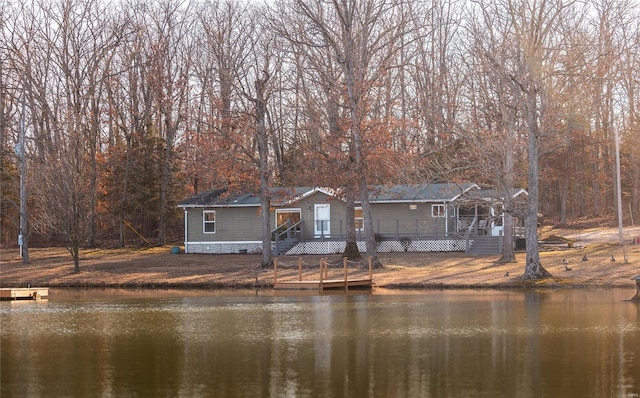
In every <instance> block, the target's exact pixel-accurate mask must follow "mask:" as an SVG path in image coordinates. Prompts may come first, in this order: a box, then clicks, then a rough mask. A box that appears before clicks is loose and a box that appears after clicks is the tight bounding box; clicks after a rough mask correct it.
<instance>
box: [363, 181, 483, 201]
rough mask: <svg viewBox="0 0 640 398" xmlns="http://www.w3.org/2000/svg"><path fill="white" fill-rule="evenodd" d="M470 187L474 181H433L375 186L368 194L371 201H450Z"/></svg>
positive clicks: (474, 186)
mask: <svg viewBox="0 0 640 398" xmlns="http://www.w3.org/2000/svg"><path fill="white" fill-rule="evenodd" d="M472 188H479V187H478V186H477V185H476V184H474V183H470V182H467V183H460V184H456V183H451V182H447V183H433V184H420V185H393V186H383V185H380V186H375V187H373V188H372V189H371V194H370V196H369V198H370V200H371V202H372V203H406V202H412V203H413V202H450V201H452V200H455V199H456V198H458V197H459V196H460V195H462V194H463V193H465V192H467V191H468V190H470V189H472Z"/></svg>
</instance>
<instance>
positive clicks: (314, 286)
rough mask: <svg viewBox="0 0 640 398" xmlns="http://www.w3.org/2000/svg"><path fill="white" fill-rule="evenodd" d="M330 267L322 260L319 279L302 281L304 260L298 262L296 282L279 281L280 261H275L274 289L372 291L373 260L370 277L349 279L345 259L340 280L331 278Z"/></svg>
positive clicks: (370, 266)
mask: <svg viewBox="0 0 640 398" xmlns="http://www.w3.org/2000/svg"><path fill="white" fill-rule="evenodd" d="M328 274H329V265H328V263H327V261H326V260H325V259H322V260H320V267H319V275H318V279H315V280H302V260H298V276H297V279H296V280H279V279H278V260H277V259H275V260H274V261H273V288H274V289H275V290H280V289H298V290H318V291H321V292H322V291H324V290H329V289H330V290H344V291H345V292H348V291H349V289H356V288H358V289H363V288H365V289H371V288H372V287H373V272H372V265H371V259H369V274H368V277H349V274H348V269H347V259H346V258H344V259H343V269H342V274H341V275H340V277H339V278H336V277H335V276H332V278H329V275H328Z"/></svg>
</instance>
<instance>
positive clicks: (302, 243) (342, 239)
mask: <svg viewBox="0 0 640 398" xmlns="http://www.w3.org/2000/svg"><path fill="white" fill-rule="evenodd" d="M320 222H324V221H320ZM333 224H334V225H332V227H331V229H330V230H331V231H336V233H334V234H328V235H325V234H323V233H320V234H314V235H312V236H307V235H305V234H304V231H305V228H304V220H300V221H298V222H296V223H294V224H292V225H290V224H287V225H281V226H280V227H278V228H276V229H275V230H273V231H272V238H273V239H272V245H273V246H272V250H273V253H274V254H275V255H303V254H336V253H342V252H344V250H345V247H346V231H345V229H344V228H343V227H344V225H343V223H342V221H339V222H336V223H333ZM462 225H464V224H463V223H461V222H460V219H459V218H458V217H448V218H445V219H443V220H442V222H441V223H440V224H438V225H431V224H428V223H427V221H426V220H420V219H396V220H387V221H384V220H375V221H374V226H375V231H376V232H375V238H376V243H377V251H378V252H379V253H391V252H466V253H474V249H477V248H478V247H480V246H481V247H482V250H481V251H482V252H481V253H477V254H493V253H500V252H501V250H502V241H503V239H502V231H501V230H498V231H496V233H497V235H496V236H493V235H492V233H491V232H488V231H486V230H483V229H481V228H478V227H477V225H478V222H477V218H476V219H475V220H473V219H472V220H471V222H470V223H469V224H467V227H466V228H465V229H462V228H460V227H461V226H462ZM474 226H476V227H474ZM315 230H317V231H325V230H327V229H326V228H324V227H323V226H319V227H317V228H315ZM356 243H357V245H358V250H359V251H360V252H366V242H365V237H364V231H362V230H356Z"/></svg>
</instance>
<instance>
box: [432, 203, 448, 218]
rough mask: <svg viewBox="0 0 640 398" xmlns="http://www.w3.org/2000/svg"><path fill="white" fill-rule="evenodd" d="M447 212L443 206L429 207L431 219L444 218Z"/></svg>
mask: <svg viewBox="0 0 640 398" xmlns="http://www.w3.org/2000/svg"><path fill="white" fill-rule="evenodd" d="M446 216H447V212H446V209H445V206H444V205H431V217H446Z"/></svg>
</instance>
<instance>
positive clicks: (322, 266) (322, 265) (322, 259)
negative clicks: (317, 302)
mask: <svg viewBox="0 0 640 398" xmlns="http://www.w3.org/2000/svg"><path fill="white" fill-rule="evenodd" d="M323 268H324V258H321V259H320V291H322V275H323V274H324V269H323Z"/></svg>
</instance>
